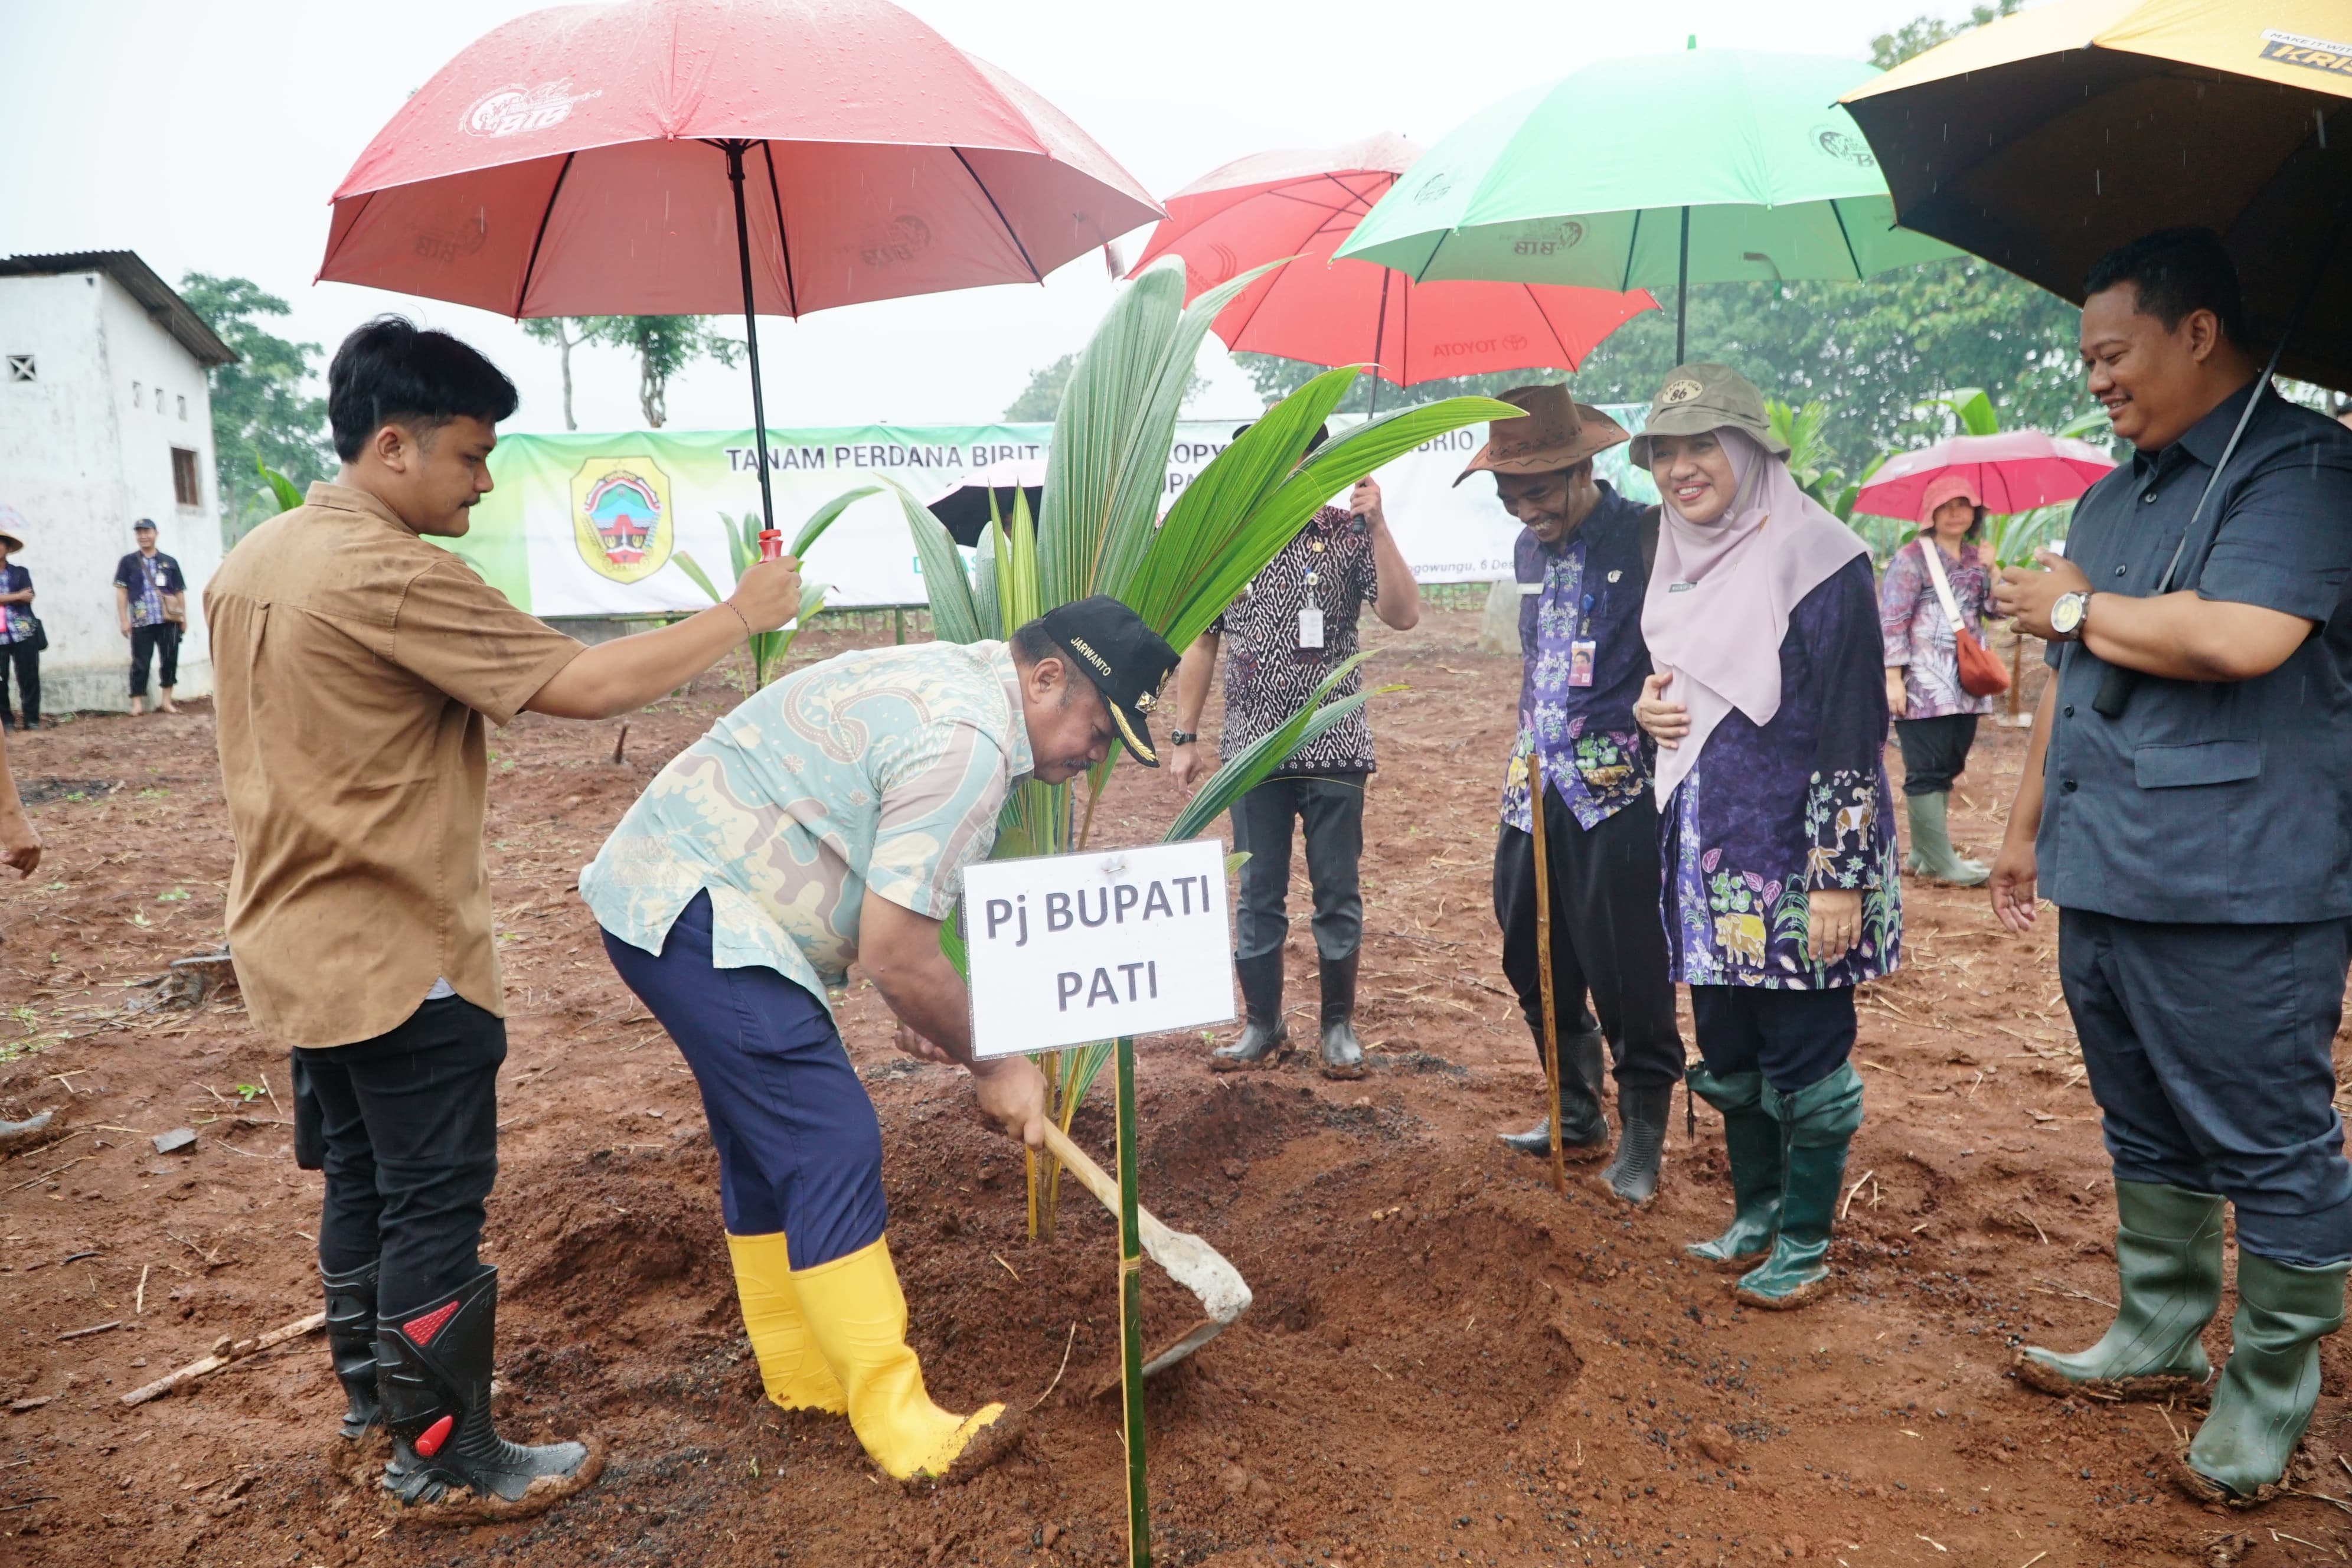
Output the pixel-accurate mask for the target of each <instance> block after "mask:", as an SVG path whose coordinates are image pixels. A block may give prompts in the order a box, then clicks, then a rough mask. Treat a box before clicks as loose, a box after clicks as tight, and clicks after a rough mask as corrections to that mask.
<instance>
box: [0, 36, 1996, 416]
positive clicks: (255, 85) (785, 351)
mask: <svg viewBox="0 0 2352 1568" xmlns="http://www.w3.org/2000/svg"><path fill="white" fill-rule="evenodd" d="M536 8H537V7H536V6H535V5H532V4H530V3H529V0H400V3H399V4H396V5H356V4H352V3H350V0H232V3H230V4H226V5H189V4H187V3H186V0H75V3H74V4H71V5H60V4H54V3H43V0H0V60H5V61H7V62H8V64H9V67H10V69H9V82H8V90H7V92H6V93H5V94H0V148H5V149H7V153H6V155H5V157H0V255H7V254H18V253H24V252H34V251H66V250H98V249H117V248H127V249H131V250H136V251H137V252H139V254H140V255H141V256H142V257H143V258H145V259H146V261H147V263H148V264H149V265H150V266H152V267H153V268H155V270H156V271H157V272H159V273H161V274H163V277H164V278H165V279H169V280H172V281H174V282H176V281H177V280H178V279H179V278H180V276H181V274H182V273H184V272H186V271H190V270H196V271H205V272H215V273H232V274H237V275H241V276H244V277H247V278H250V279H254V280H255V281H257V282H258V283H259V284H261V285H262V286H263V287H264V288H266V289H269V290H271V291H272V292H274V293H277V294H280V295H282V296H284V297H285V298H286V299H287V300H289V302H290V303H291V304H292V306H293V308H294V314H293V318H292V324H291V334H292V335H294V336H296V337H299V338H301V339H305V340H311V341H316V342H321V343H325V344H328V345H331V344H333V343H334V342H335V341H336V340H337V339H339V338H340V337H341V335H342V333H344V332H345V331H348V330H349V329H350V328H351V327H352V325H353V324H355V323H356V322H358V321H362V320H363V319H365V318H366V317H368V316H370V315H372V314H374V313H375V312H377V311H379V310H404V311H405V312H407V313H409V314H411V315H413V316H415V317H417V318H419V319H421V320H424V321H429V322H431V323H433V324H435V325H437V326H443V327H446V328H448V329H450V330H451V331H457V332H459V333H461V334H462V335H464V336H466V337H467V338H468V339H470V340H471V341H473V342H475V343H477V344H478V345H479V346H480V347H481V348H482V349H484V350H485V351H486V352H488V353H489V354H490V355H491V356H492V357H493V358H495V359H496V360H498V361H499V363H500V364H501V365H502V366H504V367H505V369H506V370H507V372H508V373H509V374H510V375H512V376H513V377H514V379H515V381H516V382H517V383H518V384H520V386H521V388H522V392H523V405H522V409H521V412H520V415H518V416H517V417H516V419H515V420H514V422H513V425H512V426H510V427H511V428H516V429H522V430H560V429H562V406H561V394H560V389H559V386H560V384H559V380H558V374H557V369H556V358H555V352H554V351H553V350H552V349H548V348H542V347H541V346H539V345H538V344H535V343H533V342H530V340H529V339H527V338H525V337H524V336H523V335H522V333H521V332H520V330H519V329H518V328H517V327H516V326H515V325H514V323H512V322H511V321H507V320H505V319H504V318H502V317H499V316H494V315H489V314H486V313H484V312H481V311H478V310H467V309H465V308H463V307H459V306H454V305H446V304H442V303H439V302H437V301H435V300H416V299H411V298H408V297H406V296H401V295H394V294H386V293H381V292H377V291H375V290H372V289H357V288H352V287H351V286H349V285H345V284H340V283H327V284H313V283H312V282H311V279H312V277H313V276H314V275H315V273H316V271H317V268H318V263H319V258H320V253H321V251H322V250H323V248H324V246H325V241H326V233H327V210H328V209H327V197H328V195H329V193H331V191H332V190H333V189H334V187H335V186H336V184H339V183H340V182H341V178H342V176H343V174H344V173H345V171H346V170H348V169H349V168H350V166H351V164H352V162H353V160H354V159H356V158H357V156H358V155H359V153H360V150H361V149H362V147H364V146H365V145H366V144H367V142H368V141H369V139H370V138H371V137H373V135H374V134H375V132H376V131H377V130H378V129H379V128H380V127H381V126H382V125H383V122H384V121H385V120H386V119H388V118H389V117H390V116H391V114H392V113H393V111H394V110H396V109H397V108H398V107H399V106H400V104H401V102H402V100H404V98H405V97H406V96H407V95H408V93H409V92H410V91H412V90H413V89H415V88H416V87H418V86H419V85H421V84H422V83H423V82H424V81H425V80H426V79H428V78H429V77H430V76H431V75H432V74H433V73H434V71H436V69H437V68H439V67H440V66H441V65H442V64H443V63H444V62H445V61H446V60H447V59H448V58H450V57H451V56H453V55H455V54H456V53H457V52H458V51H459V50H461V49H463V48H465V47H467V45H468V44H470V43H471V42H472V41H473V40H474V39H475V38H477V37H479V36H480V35H481V34H482V33H483V32H485V31H487V30H488V28H490V27H492V26H496V25H497V24H498V23H499V22H501V21H504V20H506V19H507V18H509V17H510V16H517V15H520V14H521V13H523V12H526V11H530V10H533V9H536ZM908 8H909V9H911V10H912V11H914V12H915V13H916V14H917V15H919V16H921V17H922V18H923V19H924V20H925V21H927V22H929V24H931V25H932V26H935V27H937V28H939V29H940V31H941V32H942V33H944V34H945V35H946V36H947V37H949V38H950V40H951V41H953V42H954V43H956V44H958V45H961V47H965V48H967V49H970V50H971V51H972V52H973V53H975V54H978V55H981V56H983V57H985V58H989V59H991V60H992V61H993V62H994V63H996V64H997V65H999V66H1001V67H1003V68H1004V69H1006V70H1009V71H1010V72H1012V73H1013V75H1014V76H1016V77H1019V78H1021V79H1023V80H1024V81H1026V82H1027V83H1028V84H1029V85H1030V86H1032V87H1033V88H1035V89H1037V90H1038V91H1040V92H1042V93H1044V94H1045V96H1046V97H1047V98H1048V99H1050V100H1053V101H1054V102H1055V103H1056V104H1058V105H1059V106H1060V107H1061V108H1062V109H1063V110H1065V111H1066V112H1067V113H1068V114H1069V115H1070V116H1072V117H1073V118H1074V119H1076V121H1078V123H1079V124H1080V125H1082V126H1084V127H1085V128H1086V129H1087V131H1088V132H1090V133H1091V134H1092V135H1093V136H1094V137H1095V138H1096V140H1097V141H1098V142H1101V143H1102V145H1103V146H1104V147H1105V148H1107V149H1108V151H1109V152H1110V153H1111V155H1112V156H1113V157H1115V158H1117V159H1118V160H1119V161H1120V162H1121V163H1124V164H1125V165H1126V166H1127V167H1128V169H1129V171H1131V172H1132V173H1133V174H1135V176H1136V177H1137V178H1138V179H1139V180H1140V181H1141V182H1142V183H1143V184H1144V185H1145V186H1146V187H1148V188H1149V189H1150V190H1151V191H1153V192H1154V193H1156V194H1160V195H1164V194H1166V193H1167V192H1169V191H1171V190H1174V189H1176V188H1178V187H1180V186H1181V185H1183V184H1186V183H1187V182H1189V181H1191V180H1192V179H1193V178H1194V177H1196V176H1197V175H1199V174H1203V173H1206V172H1207V171H1208V170H1210V169H1212V168H1214V167H1216V166H1217V165H1218V164H1220V163H1225V162H1226V161H1228V160H1230V159H1233V158H1236V157H1239V156H1242V155H1243V154H1244V153H1255V152H1259V151H1263V150H1265V149H1266V148H1270V147H1282V146H1301V145H1307V146H1312V145H1321V144H1328V143H1334V142H1347V141H1352V140H1354V139H1356V138H1358V137H1360V136H1364V135H1367V134H1369V133H1370V132H1375V131H1392V132H1400V133H1402V134H1403V135H1405V136H1408V137H1411V138H1412V139H1413V140H1415V141H1419V142H1423V143H1429V142H1434V141H1436V140H1437V139H1438V138H1439V137H1441V136H1443V135H1444V134H1445V132H1448V131H1450V130H1452V129H1453V128H1454V126H1455V125H1456V124H1458V123H1460V122H1461V121H1463V120H1464V119H1465V118H1466V117H1467V116H1468V115H1470V114H1471V113H1473V112H1475V110H1478V109H1479V108H1481V107H1483V106H1484V105H1485V104H1486V103H1489V102H1491V101H1493V100H1496V99H1497V98H1500V97H1502V96H1504V95H1505V94H1507V93H1508V92H1511V91H1513V90H1515V89H1518V88H1521V87H1525V86H1528V85H1530V84H1532V83H1535V82H1538V81H1541V80H1545V79H1549V78H1552V77H1557V76H1560V75H1564V74H1566V73H1567V72H1568V71H1570V70H1573V69H1575V68H1577V67H1579V66H1581V65H1584V64H1586V63H1587V62H1589V61H1591V60H1595V59H1602V58H1609V57H1611V56H1615V55H1625V54H1640V53H1646V52H1650V51H1653V50H1658V49H1666V48H1676V47H1681V46H1682V44H1683V41H1684V38H1685V35H1687V34H1691V33H1696V34H1697V35H1698V37H1699V39H1700V42H1701V43H1703V44H1718V45H1725V46H1740V47H1753V48H1763V49H1784V50H1785V49H1790V48H1792V47H1802V48H1806V49H1811V50H1813V51H1817V52H1822V53H1837V54H1845V55H1852V56H1853V57H1855V58H1864V57H1866V56H1867V55H1868V53H1869V47H1870V39H1871V38H1872V37H1874V35H1876V34H1879V33H1882V32H1885V31H1888V30H1890V29H1892V28H1893V27H1895V26H1898V25H1900V24H1901V23H1903V22H1905V21H1906V20H1908V19H1910V18H1911V17H1912V16H1916V15H1919V14H1921V13H1923V12H1926V13H1931V14H1938V15H1956V14H1958V13H1959V12H1961V11H1962V10H1964V9H1965V5H1963V4H1961V3H1959V0H1802V3H1801V4H1800V5H1754V4H1733V3H1729V0H1682V3H1680V4H1675V5H1657V4H1654V3H1653V4H1634V5H1626V4H1611V5H1596V4H1590V3H1588V0H1479V3H1477V4H1474V5H1460V4H1454V5H1430V4H1426V3H1423V4H1411V3H1407V0H1355V3H1354V4H1350V5H1330V4H1318V5H1307V4H1302V3H1299V0H1191V3H1190V4H1187V5H1182V6H1167V5H1139V4H1118V3H1107V0H1014V3H1012V4H1007V3H1006V0H913V3H912V4H911V5H909V7H908ZM1800 24H1801V25H1800ZM884 68H886V69H887V64H886V65H885V67H884ZM1657 112H1658V113H1659V114H1660V115H1661V116H1666V115H1671V114H1672V113H1674V112H1675V106H1674V105H1672V104H1660V105H1658V108H1657ZM1139 240H1140V235H1139V236H1137V237H1134V238H1131V239H1130V240H1129V242H1128V244H1127V246H1126V252H1127V254H1128V255H1129V257H1132V256H1133V255H1135V254H1136V252H1137V250H1138V249H1139ZM1110 288H1111V285H1110V283H1109V280H1108V277H1107V275H1106V270H1105V268H1104V266H1103V264H1102V261H1101V259H1100V256H1099V253H1096V254H1094V255H1090V256H1088V257H1087V258H1081V259H1080V260H1078V261H1076V262H1074V263H1072V264H1071V265H1069V266H1068V267H1066V268H1063V269H1062V270H1061V271H1059V272H1057V273H1055V274H1054V275H1053V276H1052V277H1051V278H1049V279H1047V280H1046V282H1045V286H1044V287H1043V288H1039V287H1036V286H1034V285H1032V286H1025V287H1019V288H1013V287H1003V288H992V289H968V290H964V291H962V292H959V293H952V294H941V295H936V296H933V297H930V298H928V299H917V300H891V301H886V302H883V303H878V304H870V305H859V306H854V307H850V308H848V309H845V310H831V311H824V312H821V313H819V314H816V315H813V316H810V317H807V318H805V319H803V320H802V321H798V322H792V321H782V320H776V321H772V322H771V321H763V322H762V325H763V327H765V328H766V329H767V331H766V335H765V336H764V337H763V340H762V342H761V348H762V350H763V353H764V357H765V360H766V385H767V395H768V409H769V418H770V421H771V423H772V424H775V425H778V426H805V425H840V424H861V423H866V422H882V421H894V422H897V423H901V424H918V423H939V424H963V423H969V422H976V421H982V420H988V419H993V418H995V417H996V416H999V415H1000V414H1001V413H1002V412H1003V408H1004V406H1005V405H1006V404H1007V403H1009V402H1010V401H1011V400H1012V399H1013V396H1014V395H1017V394H1018V393H1019V391H1020V389H1021V388H1022V387H1023V386H1024V384H1026V383H1027V380H1028V375H1029V372H1030V371H1031V370H1032V369H1033V368H1034V367H1035V366H1037V365H1041V364H1044V363H1048V362H1050V361H1051V360H1053V359H1055V357H1057V356H1058V355H1060V354H1063V353H1067V352H1069V351H1070V350H1072V349H1074V348H1076V347H1078V346H1080V345H1081V344H1082V343H1083V342H1085V341H1086V337H1087V332H1088V331H1089V330H1090V329H1091V327H1092V326H1093V324H1094V322H1095V321H1097V319H1098V318H1099V316H1100V315H1101V313H1102V310H1104V308H1105V306H1106V304H1107V303H1108V298H1109V291H1110ZM726 325H727V330H730V331H736V332H740V318H738V319H737V320H736V321H734V322H733V323H731V324H726ZM1202 370H1203V371H1204V372H1205V373H1207V374H1209V375H1210V377H1211V380H1212V383H1213V391H1212V392H1211V393H1210V394H1209V395H1207V396H1206V397H1205V398H1204V399H1202V405H1205V406H1202V405H1196V406H1195V408H1194V410H1193V412H1196V413H1204V414H1209V415H1213V416H1224V415H1226V414H1234V415H1240V414H1245V413H1247V412H1249V411H1251V410H1253V409H1254V408H1255V406H1256V399H1255V395H1254V394H1252V393H1251V391H1250V390H1249V384H1248V382H1247V380H1246V378H1244V376H1243V375H1242V374H1241V373H1240V372H1239V370H1238V369H1237V368H1236V367H1234V365H1233V363H1232V362H1231V361H1229V360H1226V359H1225V358H1224V356H1223V350H1222V349H1221V348H1219V347H1218V345H1217V344H1216V342H1215V340H1214V339H1211V340H1210V343H1209V347H1208V349H1207V350H1206V351H1204V353H1202ZM577 380H578V381H579V383H580V386H579V392H578V395H577V399H576V401H577V404H578V412H579V416H580V423H581V426H582V428H583V429H589V430H596V429H607V430H609V429H626V428H634V427H635V426H637V425H639V424H640V423H641V422H642V421H641V419H640V416H639V415H638V412H637V406H636V399H635V371H634V368H633V366H632V364H631V363H630V362H628V361H627V360H626V359H625V358H624V357H623V356H621V355H619V354H617V353H605V352H604V351H592V353H590V354H589V355H587V356H584V357H583V359H582V360H581V361H579V362H578V363H577ZM669 412H670V424H671V426H673V427H676V428H680V429H698V428H701V429H724V428H742V427H745V426H749V424H750V423H751V413H750V399H749V393H748V388H747V387H746V386H745V384H744V381H743V377H742V374H741V373H740V372H730V371H727V370H724V369H721V368H719V367H717V366H708V365H707V366H703V367H699V368H698V369H696V370H695V371H693V372H690V373H688V374H687V375H685V376H683V377H681V378H680V379H679V380H678V381H677V382H676V383H674V384H673V385H672V387H671V391H670V396H669Z"/></svg>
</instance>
